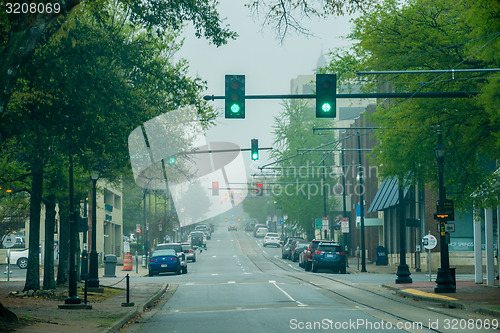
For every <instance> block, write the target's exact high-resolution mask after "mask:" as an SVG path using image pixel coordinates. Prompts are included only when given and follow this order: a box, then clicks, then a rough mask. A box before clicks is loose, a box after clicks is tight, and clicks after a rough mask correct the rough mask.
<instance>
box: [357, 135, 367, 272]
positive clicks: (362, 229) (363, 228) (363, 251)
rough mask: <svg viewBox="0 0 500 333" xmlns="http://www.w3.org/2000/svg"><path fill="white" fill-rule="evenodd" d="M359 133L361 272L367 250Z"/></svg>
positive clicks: (364, 266)
mask: <svg viewBox="0 0 500 333" xmlns="http://www.w3.org/2000/svg"><path fill="white" fill-rule="evenodd" d="M357 135H358V160H359V166H358V174H359V191H360V193H359V211H360V215H361V272H366V258H365V255H366V253H365V252H366V251H365V209H364V205H365V199H364V193H363V192H364V191H365V190H364V187H363V164H362V163H361V135H360V134H359V132H358V133H357Z"/></svg>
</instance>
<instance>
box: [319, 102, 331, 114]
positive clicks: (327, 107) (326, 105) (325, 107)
mask: <svg viewBox="0 0 500 333" xmlns="http://www.w3.org/2000/svg"><path fill="white" fill-rule="evenodd" d="M331 109H332V106H331V105H330V103H323V105H322V106H321V110H323V112H330V110H331Z"/></svg>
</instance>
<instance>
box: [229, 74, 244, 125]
mask: <svg viewBox="0 0 500 333" xmlns="http://www.w3.org/2000/svg"><path fill="white" fill-rule="evenodd" d="M225 101H226V105H225V115H226V118H241V119H244V118H245V75H226V94H225Z"/></svg>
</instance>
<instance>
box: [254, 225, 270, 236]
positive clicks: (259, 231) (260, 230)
mask: <svg viewBox="0 0 500 333" xmlns="http://www.w3.org/2000/svg"><path fill="white" fill-rule="evenodd" d="M268 232H269V229H267V228H265V227H260V228H258V229H257V230H256V231H255V237H257V238H264V236H266V234H267V233H268Z"/></svg>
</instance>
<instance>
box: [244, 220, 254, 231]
mask: <svg viewBox="0 0 500 333" xmlns="http://www.w3.org/2000/svg"><path fill="white" fill-rule="evenodd" d="M254 230H255V223H252V222H249V223H247V224H246V225H245V231H254Z"/></svg>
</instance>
